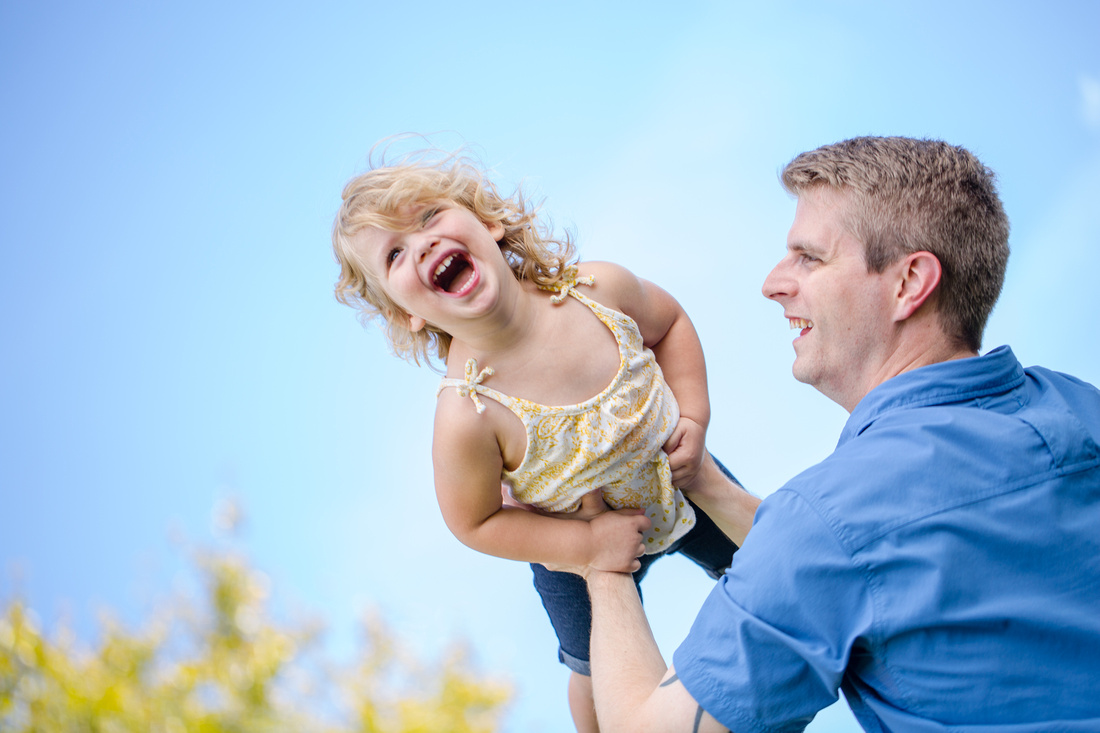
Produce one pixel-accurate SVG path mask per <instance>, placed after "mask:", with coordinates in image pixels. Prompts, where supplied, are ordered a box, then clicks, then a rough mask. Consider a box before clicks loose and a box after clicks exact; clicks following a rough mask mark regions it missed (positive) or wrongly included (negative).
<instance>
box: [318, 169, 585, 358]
mask: <svg viewBox="0 0 1100 733" xmlns="http://www.w3.org/2000/svg"><path fill="white" fill-rule="evenodd" d="M342 198H343V203H342V204H341V205H340V209H339V211H338V212H337V213H336V220H335V222H334V223H333V226H332V250H333V253H334V255H335V257H336V261H337V262H338V263H339V265H340V277H339V279H338V280H337V281H336V286H335V292H336V299H337V300H339V301H340V302H341V303H344V304H345V305H348V306H351V307H352V308H355V309H356V310H357V311H358V312H359V318H360V320H361V321H362V322H363V323H364V325H366V324H367V323H369V322H371V321H373V320H375V319H376V318H378V317H379V316H381V328H382V331H383V333H384V334H385V336H386V337H387V339H388V340H389V342H390V346H391V348H392V350H393V352H394V354H396V355H397V356H400V357H402V358H404V359H407V360H409V361H412V362H414V363H416V364H420V363H421V360H422V359H423V360H424V361H425V362H426V363H428V364H429V365H431V364H432V360H433V358H434V357H438V358H439V359H440V360H442V361H446V359H447V352H448V350H449V349H450V345H451V335H450V334H449V333H446V332H444V331H441V330H440V329H438V328H436V327H435V326H433V325H431V324H428V325H426V326H425V327H424V328H423V329H421V330H419V331H410V330H409V314H408V313H406V312H405V311H404V309H402V308H401V307H400V306H398V305H397V304H396V303H394V302H393V300H392V299H391V298H390V297H389V296H388V295H386V292H385V290H384V288H383V287H382V286H381V283H380V282H379V280H378V278H377V277H376V276H375V275H374V274H373V273H372V272H371V270H370V268H369V267H367V266H366V265H365V262H364V261H363V259H362V257H361V256H360V255H359V252H358V250H357V248H356V247H355V245H354V243H353V238H354V237H355V235H356V234H357V233H358V232H360V231H362V230H363V229H366V228H368V227H373V228H378V229H385V230H387V231H392V232H407V231H412V230H413V229H415V228H416V226H417V222H416V221H415V219H414V218H413V217H411V216H410V214H409V212H410V211H413V210H415V209H416V208H417V207H420V206H422V205H424V204H430V203H435V202H439V201H449V202H452V203H454V204H457V205H459V206H462V207H464V208H466V209H467V210H469V211H471V212H472V213H473V214H474V215H475V216H476V217H477V218H478V219H479V220H481V222H482V223H484V224H485V225H486V226H492V225H493V224H496V223H498V222H499V223H500V224H502V225H503V227H504V236H503V237H502V238H501V239H500V241H499V242H498V244H499V245H500V249H501V252H502V253H503V254H504V258H505V260H506V261H507V262H508V265H509V266H510V267H511V269H512V272H513V273H515V276H516V279H517V280H520V281H524V280H526V281H531V282H533V283H535V284H536V285H539V286H542V287H553V286H555V285H556V284H557V283H559V282H560V281H561V279H562V275H563V273H564V272H565V270H566V269H567V268H568V267H569V266H570V265H571V264H573V259H574V256H575V251H576V250H575V247H574V245H573V241H572V238H571V237H570V236H569V235H568V234H565V235H564V236H563V238H561V239H556V238H554V237H553V235H552V227H551V225H550V223H549V222H544V221H542V220H540V219H539V217H538V207H537V206H533V205H532V204H531V203H530V202H529V201H528V200H527V199H525V198H524V196H523V194H522V191H521V190H520V188H519V187H517V188H516V191H515V193H513V195H512V196H510V197H504V196H501V195H500V194H499V193H498V192H497V189H496V186H495V185H494V184H493V182H492V181H491V180H489V178H488V176H487V175H486V174H485V172H484V171H483V170H482V169H481V168H480V167H479V166H478V165H477V164H476V163H475V162H474V161H473V160H472V159H471V158H469V157H466V156H465V155H463V154H462V153H461V151H459V152H446V151H441V150H436V149H426V150H420V151H416V152H413V153H408V154H405V155H402V156H400V157H399V158H398V159H396V160H394V161H393V162H387V161H386V160H385V155H384V154H383V155H382V158H381V159H380V160H379V161H378V163H377V164H374V163H372V164H371V165H370V168H369V170H368V171H367V172H366V173H363V174H361V175H358V176H356V177H355V178H352V179H351V180H350V181H349V182H348V183H347V185H346V186H345V187H344V192H343V194H342Z"/></svg>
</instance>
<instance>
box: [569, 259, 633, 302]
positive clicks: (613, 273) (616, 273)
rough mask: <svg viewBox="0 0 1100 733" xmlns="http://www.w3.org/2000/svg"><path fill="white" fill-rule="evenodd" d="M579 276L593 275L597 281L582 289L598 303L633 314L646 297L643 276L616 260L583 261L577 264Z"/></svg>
mask: <svg viewBox="0 0 1100 733" xmlns="http://www.w3.org/2000/svg"><path fill="white" fill-rule="evenodd" d="M577 275H579V277H587V276H590V275H591V276H592V277H594V278H595V282H594V283H593V284H592V286H591V287H586V288H584V289H583V291H581V292H582V293H584V294H585V295H588V296H590V297H591V298H592V299H593V300H595V302H596V303H599V304H601V305H605V306H607V307H608V308H614V309H616V310H619V311H621V313H625V314H627V315H632V314H631V311H632V310H634V309H635V308H636V307H637V304H638V303H639V300H641V299H643V298H645V288H643V284H642V281H641V278H639V277H638V276H637V275H635V274H634V273H632V272H630V271H629V270H627V269H626V267H624V266H623V265H620V264H616V263H614V262H599V261H596V262H581V263H579V264H577Z"/></svg>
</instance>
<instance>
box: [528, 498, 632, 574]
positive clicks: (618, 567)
mask: <svg viewBox="0 0 1100 733" xmlns="http://www.w3.org/2000/svg"><path fill="white" fill-rule="evenodd" d="M556 516H558V517H568V518H569V519H580V520H583V521H587V522H588V527H589V531H590V533H591V536H592V539H591V545H592V547H593V548H595V552H594V555H593V557H592V559H591V560H589V564H588V565H585V566H581V567H572V566H566V565H554V564H545V563H544V565H545V566H546V569H547V570H554V571H557V572H568V573H574V574H576V575H580V576H582V577H587V576H588V572H589V571H590V570H604V571H608V572H615V573H632V572H634V571H635V570H638V569H639V568H640V567H641V566H642V564H641V562H640V561H639V560H638V558H639V557H640V556H642V555H644V554H645V544H644V543H643V542H642V533H643V532H645V531H646V530H648V529H649V528H650V526H651V522H650V521H649V518H647V517H646V516H645V512H644V511H643V510H641V509H621V510H618V511H613V510H612V509H611V508H610V507H609V506H607V504H606V503H605V502H604V500H603V493H602V491H601V490H600V489H596V490H595V491H590V492H589V493H587V494H585V495H584V496H583V497H581V505H580V508H579V509H577V511H575V512H572V513H570V514H558V515H556Z"/></svg>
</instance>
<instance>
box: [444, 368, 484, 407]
mask: <svg viewBox="0 0 1100 733" xmlns="http://www.w3.org/2000/svg"><path fill="white" fill-rule="evenodd" d="M491 376H493V368H492V367H485V368H484V369H482V370H481V371H480V372H479V371H478V370H477V359H473V358H471V359H467V360H466V378H465V379H464V380H461V381H460V380H458V379H452V380H447V382H448V383H447V384H444V385H443V387H450V386H453V387H454V388H455V389H457V390H458V396H459V397H469V398H470V399H471V400H473V403H474V407H476V408H477V414H479V415H480V414H481V413H483V412H485V405H483V404H482V403H481V400H480V399H478V396H477V388H478V387H479V386H480V385H481V383H482V382H483V381H484V380H485V378H486V377H491ZM443 387H440V389H443Z"/></svg>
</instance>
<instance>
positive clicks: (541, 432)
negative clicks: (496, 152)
mask: <svg viewBox="0 0 1100 733" xmlns="http://www.w3.org/2000/svg"><path fill="white" fill-rule="evenodd" d="M333 248H334V251H335V254H336V258H337V260H338V261H339V263H340V279H339V281H338V283H337V285H336V297H337V298H338V299H339V300H341V301H342V302H344V303H346V304H348V305H351V306H353V307H355V308H358V309H359V310H360V311H361V313H362V315H363V316H365V317H366V318H368V319H369V318H374V317H377V316H381V318H382V325H383V328H384V330H385V332H386V334H387V335H388V337H389V339H390V341H391V343H392V345H393V349H394V352H395V353H396V354H398V355H399V356H403V357H406V358H409V359H411V360H413V361H414V362H416V363H419V362H420V360H421V359H423V360H425V361H429V362H430V361H431V358H432V356H433V355H438V357H439V358H441V359H443V360H445V362H446V377H445V378H444V379H443V381H442V384H441V385H440V388H439V393H438V402H437V407H436V415H435V429H434V438H433V449H432V456H433V462H434V468H435V485H436V494H437V497H438V500H439V506H440V509H441V511H442V513H443V517H444V520H445V521H446V523H447V526H448V527H449V528H450V530H451V531H452V532H453V533H454V534H455V536H456V537H457V538H458V539H459V540H460V541H462V542H463V543H464V544H466V545H468V546H470V547H472V548H474V549H475V550H479V551H481V552H484V553H488V554H490V555H496V556H498V557H504V558H509V559H512V560H522V561H526V562H530V563H532V568H533V570H534V573H535V585H536V587H537V588H538V591H539V594H540V595H541V597H542V601H543V605H544V606H545V607H546V610H547V612H548V614H549V615H550V619H551V622H552V623H553V625H554V629H555V631H556V632H557V635H558V640H559V643H560V649H559V659H560V660H561V661H562V662H563V663H564V664H566V665H567V666H568V667H569V668H570V669H571V670H572V675H571V677H570V685H569V700H570V707H571V711H572V714H573V718H574V721H575V722H576V724H577V728H578V730H581V731H586V730H596V729H597V728H596V722H595V712H594V710H593V708H592V703H591V679H590V677H589V674H590V671H589V666H588V660H589V656H588V641H589V639H588V635H589V630H590V625H591V617H590V609H589V607H588V593H587V588H586V586H585V583H584V581H583V580H582V579H581V578H579V577H578V576H575V575H572V574H569V573H559V572H552V571H550V570H547V569H546V568H545V567H544V566H543V564H547V565H568V566H578V565H590V566H593V567H596V568H600V569H603V570H612V571H621V572H634V573H635V580H636V581H640V580H641V576H642V575H644V573H645V571H646V569H647V568H648V565H649V563H651V562H652V561H653V560H654V559H656V558H657V557H658V556H660V555H663V554H668V553H670V552H681V553H682V554H685V555H687V556H688V557H690V558H691V559H693V560H694V561H695V562H696V563H698V564H699V565H701V566H702V567H704V568H705V569H706V570H707V571H708V572H709V573H710V574H711V575H712V577H718V576H719V575H720V574H721V572H722V571H723V570H724V569H725V568H726V567H728V565H729V563H730V558H731V556H732V555H733V552H734V551H735V550H736V549H737V547H736V545H734V544H733V543H732V542H730V541H729V540H728V539H727V538H726V537H725V535H723V534H722V533H721V531H719V530H718V529H717V527H715V525H714V524H713V523H712V522H711V521H710V520H709V518H707V517H706V515H705V514H703V513H702V512H701V511H699V510H698V509H697V508H694V507H693V505H692V504H691V503H690V502H688V501H687V499H686V498H685V497H684V495H683V494H682V493H681V491H680V490H679V489H677V488H676V485H677V484H681V483H682V484H688V483H690V481H691V479H692V478H693V477H694V476H695V474H696V473H697V472H698V471H699V470H700V466H701V465H702V462H703V460H704V453H705V445H704V444H705V441H704V439H705V434H706V429H707V423H708V421H709V419H710V405H709V401H708V397H707V381H706V369H705V366H704V363H703V352H702V347H701V345H700V343H699V339H698V336H697V335H696V333H695V329H694V327H693V326H692V324H691V321H690V320H689V319H688V317H687V314H686V313H685V312H684V310H683V309H682V308H681V307H680V305H679V304H678V303H677V302H676V301H675V300H674V299H673V298H672V297H671V296H670V295H669V294H668V293H666V292H665V291H664V290H662V289H660V288H659V287H657V286H656V285H654V284H652V283H650V282H647V281H645V280H642V279H640V278H638V277H635V276H634V275H633V274H631V273H630V272H628V271H627V270H626V269H624V268H622V267H620V266H618V265H614V264H611V263H607V262H586V263H580V264H576V263H574V262H573V254H574V248H573V245H572V242H571V241H570V240H569V239H568V238H566V239H564V240H557V239H553V238H552V237H551V234H550V232H549V230H548V228H547V227H546V226H545V225H544V224H543V223H542V222H540V221H539V220H538V219H537V217H536V212H535V210H534V209H533V208H532V207H531V206H530V204H529V203H528V202H527V201H526V200H525V199H524V198H523V197H522V195H521V194H520V192H519V191H517V192H516V193H515V194H514V195H513V196H511V197H503V196H501V195H499V194H498V193H497V190H496V188H495V186H494V185H493V184H492V182H491V181H489V180H488V179H487V177H486V176H485V175H484V174H483V173H482V172H481V171H480V170H479V169H478V168H476V167H475V166H474V165H473V164H472V163H471V162H470V161H468V160H467V159H464V158H461V157H457V156H455V155H447V154H440V153H435V152H432V151H428V152H425V153H418V154H414V155H412V156H408V157H406V158H403V159H401V160H400V161H398V162H397V163H395V164H382V165H380V166H378V167H375V168H374V169H372V170H370V171H368V172H367V173H365V174H363V175H361V176H358V177H357V178H354V179H352V180H351V181H350V182H349V183H348V184H347V186H346V187H345V188H344V192H343V205H342V206H341V207H340V210H339V213H338V214H337V216H336V222H335V224H334V227H333ZM723 470H724V469H723ZM502 484H503V486H504V487H505V491H504V492H503V495H502ZM601 487H602V489H603V497H604V500H605V501H606V502H607V504H608V505H609V506H611V507H613V508H617V509H618V508H626V507H631V508H636V509H644V510H645V514H646V516H647V517H648V518H649V520H650V521H651V522H652V527H651V529H649V530H648V531H647V532H646V533H645V534H644V535H642V542H641V543H640V544H639V543H638V542H637V541H634V542H631V541H630V540H629V539H625V540H624V535H625V534H630V533H633V534H634V536H635V537H637V530H636V529H634V528H633V526H624V523H622V522H617V521H613V519H612V515H602V516H600V517H596V518H595V519H593V520H592V521H590V522H589V521H584V520H581V519H576V518H567V517H551V516H548V514H561V513H568V512H572V511H575V510H576V509H577V507H578V506H579V503H580V498H581V497H582V496H583V495H584V494H586V493H588V492H590V491H593V490H595V489H599V488H601ZM517 505H526V506H529V507H534V508H536V509H537V510H539V511H526V510H524V508H521V507H520V506H517ZM639 556H641V557H640V558H639Z"/></svg>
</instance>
